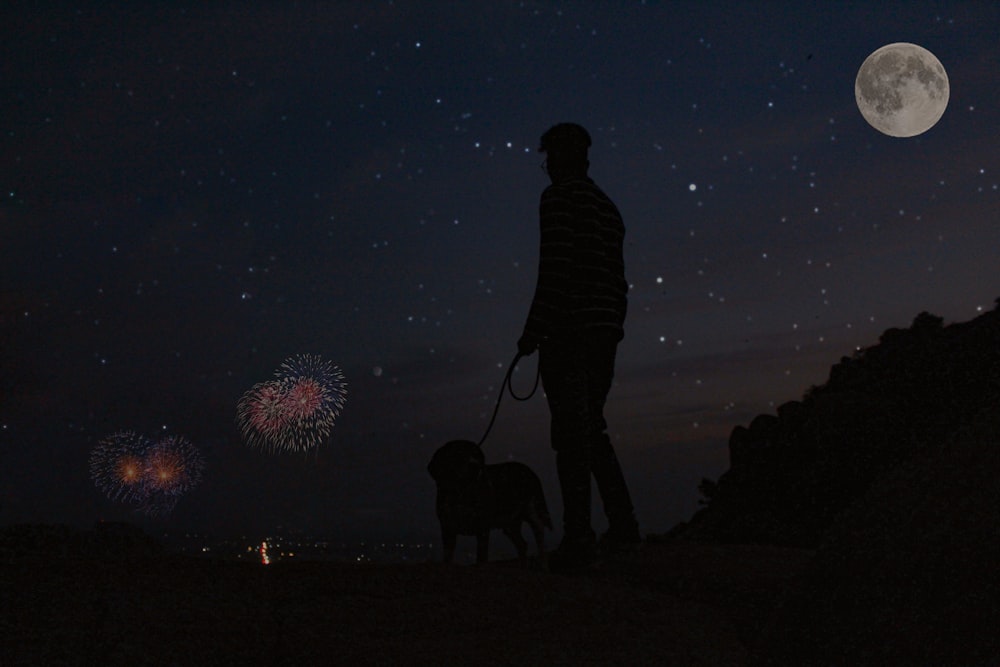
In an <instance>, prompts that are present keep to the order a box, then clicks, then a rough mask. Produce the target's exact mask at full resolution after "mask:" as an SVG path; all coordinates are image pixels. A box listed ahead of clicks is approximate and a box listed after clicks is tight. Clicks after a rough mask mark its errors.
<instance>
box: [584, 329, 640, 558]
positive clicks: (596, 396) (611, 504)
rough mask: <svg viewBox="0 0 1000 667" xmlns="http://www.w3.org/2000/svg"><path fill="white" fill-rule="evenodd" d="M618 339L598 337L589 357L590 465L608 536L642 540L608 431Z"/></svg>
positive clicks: (617, 538)
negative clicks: (606, 411)
mask: <svg viewBox="0 0 1000 667" xmlns="http://www.w3.org/2000/svg"><path fill="white" fill-rule="evenodd" d="M617 348H618V343H617V341H601V340H599V341H596V342H594V343H593V344H592V345H591V346H590V350H589V352H588V354H587V355H586V359H587V369H588V378H587V387H588V413H589V415H590V421H589V423H590V425H591V426H590V434H589V436H588V439H589V441H590V447H589V449H590V452H591V460H590V466H591V471H592V472H593V475H594V479H595V481H596V482H597V490H598V492H599V493H600V495H601V502H602V503H603V505H604V513H605V515H607V517H608V533H607V535H606V537H607V538H608V539H613V540H617V541H626V542H636V543H637V542H639V541H640V538H639V526H638V523H637V522H636V519H635V508H634V507H633V506H632V498H631V495H630V494H629V491H628V485H627V484H626V482H625V475H624V474H623V473H622V468H621V465H620V464H619V463H618V457H617V456H616V454H615V450H614V447H613V446H612V445H611V438H610V437H609V436H608V434H607V433H606V430H607V427H608V424H607V421H606V420H605V419H604V404H605V402H606V401H607V396H608V392H609V391H610V390H611V383H612V380H613V379H614V372H615V356H616V353H617Z"/></svg>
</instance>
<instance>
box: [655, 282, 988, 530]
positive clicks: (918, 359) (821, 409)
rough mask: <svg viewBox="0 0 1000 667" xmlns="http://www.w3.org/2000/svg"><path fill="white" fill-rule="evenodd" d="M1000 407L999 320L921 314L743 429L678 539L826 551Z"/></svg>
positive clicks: (731, 440) (707, 483) (706, 482)
mask: <svg viewBox="0 0 1000 667" xmlns="http://www.w3.org/2000/svg"><path fill="white" fill-rule="evenodd" d="M997 303H998V305H1000V299H998V300H997ZM998 400H1000V310H997V309H995V310H993V311H991V312H987V313H984V314H983V315H981V316H979V317H977V318H976V319H974V320H971V321H969V322H964V323H956V324H951V325H949V326H943V322H942V318H940V317H936V316H934V315H931V314H929V313H926V312H924V313H921V314H920V315H918V316H917V317H916V319H914V321H913V324H912V326H911V327H910V328H908V329H889V330H887V331H885V332H884V333H883V334H882V336H881V338H880V339H879V343H878V344H877V345H875V346H872V347H869V348H865V349H861V350H859V351H857V352H856V353H855V354H854V355H853V356H852V357H843V358H842V359H841V360H840V362H839V363H837V364H836V365H834V366H833V367H832V368H831V369H830V377H829V379H828V380H827V381H826V383H825V384H823V385H821V386H814V387H812V388H810V389H809V390H808V391H807V392H806V393H805V396H804V397H803V398H802V400H801V401H790V402H788V403H785V404H784V405H781V406H780V407H779V408H778V409H777V414H776V415H772V414H762V415H759V416H757V417H756V418H754V419H753V420H752V421H751V422H750V424H749V425H748V426H746V427H744V426H737V427H736V428H735V429H733V432H732V434H731V435H730V438H729V456H730V468H729V470H728V471H726V472H725V473H724V474H723V475H722V476H721V477H719V479H718V480H717V481H712V480H707V479H706V480H703V481H702V483H701V485H700V486H699V489H700V491H701V492H702V494H703V495H704V496H705V500H704V501H703V504H704V505H705V507H704V508H703V509H701V510H699V511H698V512H697V513H696V514H695V515H694V516H693V517H692V519H691V520H690V522H688V523H686V524H682V525H681V526H678V527H677V528H675V529H674V530H673V531H672V532H671V537H681V538H683V539H686V540H695V541H702V542H711V543H719V544H724V543H744V544H769V545H780V546H794V547H803V548H811V549H812V548H817V547H819V546H820V545H821V544H822V542H823V539H824V537H825V536H826V535H827V533H828V531H829V530H830V529H831V526H832V525H833V524H834V522H835V520H836V519H837V517H838V516H840V515H841V514H842V513H843V512H844V511H845V510H847V509H848V508H849V507H851V505H852V504H854V503H857V502H859V501H860V500H861V499H862V498H863V497H864V496H865V495H866V494H867V493H868V492H869V491H871V490H872V488H873V487H874V486H876V485H877V484H879V483H880V480H882V479H884V478H886V476H887V475H889V474H891V473H893V472H895V471H897V470H899V469H900V467H901V466H902V465H904V464H905V463H906V462H908V461H911V460H913V459H914V458H915V457H920V456H926V455H929V454H931V453H933V452H939V451H940V450H941V448H942V446H943V445H944V444H945V443H947V442H949V441H950V440H951V439H953V438H954V437H955V436H956V435H957V434H958V433H959V432H960V431H961V429H962V428H963V427H965V426H968V425H969V424H971V423H972V422H973V421H974V420H975V419H976V418H977V415H979V414H980V413H981V412H982V411H983V410H984V409H985V408H986V407H987V406H990V405H994V404H996V402H997V401H998Z"/></svg>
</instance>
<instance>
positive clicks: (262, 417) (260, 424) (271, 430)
mask: <svg viewBox="0 0 1000 667" xmlns="http://www.w3.org/2000/svg"><path fill="white" fill-rule="evenodd" d="M286 395H287V391H286V389H285V387H284V385H283V384H282V383H281V382H278V381H277V380H271V381H269V382H261V383H258V384H255V385H254V386H253V388H252V389H251V390H250V391H248V392H247V393H245V394H243V397H242V398H241V399H240V401H239V403H237V404H236V423H237V424H238V425H239V427H240V430H241V431H242V432H243V437H244V438H246V440H247V443H249V444H250V445H251V446H253V447H261V448H264V447H272V448H273V444H272V443H273V440H274V439H275V438H277V437H278V435H280V433H281V432H282V430H283V429H284V428H285V427H286V426H287V425H288V421H289V416H288V404H287V402H286Z"/></svg>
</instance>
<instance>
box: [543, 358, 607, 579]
mask: <svg viewBox="0 0 1000 667" xmlns="http://www.w3.org/2000/svg"><path fill="white" fill-rule="evenodd" d="M580 353H581V350H580V349H579V347H578V346H574V345H567V344H563V345H560V346H559V347H555V346H554V345H552V344H550V345H549V346H547V347H543V348H542V349H541V350H540V357H539V364H540V373H541V377H542V386H543V388H544V389H545V396H546V399H547V400H548V403H549V410H550V412H551V413H552V427H551V437H552V448H553V449H555V450H556V471H557V472H558V474H559V487H560V491H561V492H562V499H563V540H562V543H561V544H560V546H559V549H558V550H557V551H556V553H555V554H553V558H552V559H551V561H550V566H551V567H552V568H553V569H559V568H560V567H568V568H572V567H579V566H584V565H587V564H589V562H590V561H591V560H592V559H593V555H594V543H595V540H594V531H593V529H592V528H591V525H590V477H591V451H590V445H591V441H590V440H589V439H588V438H587V434H586V429H585V428H584V424H585V423H586V419H585V417H586V410H587V391H586V386H587V374H586V372H585V369H584V366H583V364H582V363H581V354H580Z"/></svg>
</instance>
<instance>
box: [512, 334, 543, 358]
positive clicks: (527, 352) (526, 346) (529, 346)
mask: <svg viewBox="0 0 1000 667" xmlns="http://www.w3.org/2000/svg"><path fill="white" fill-rule="evenodd" d="M537 349H538V339H537V338H535V337H534V336H532V335H531V334H529V333H525V334H524V335H522V336H521V339H520V340H519V341H517V351H518V352H519V353H520V355H521V356H522V357H530V356H531V355H532V354H534V353H535V350H537Z"/></svg>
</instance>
